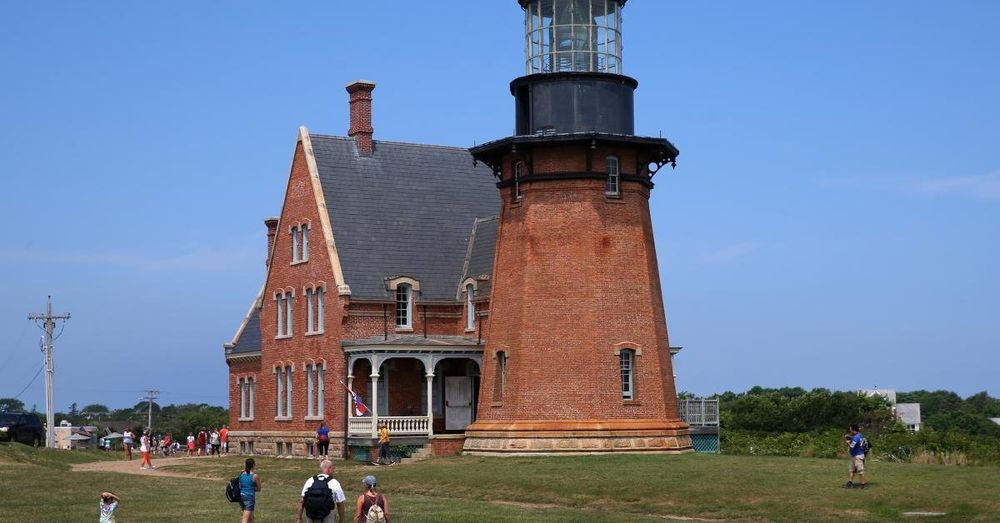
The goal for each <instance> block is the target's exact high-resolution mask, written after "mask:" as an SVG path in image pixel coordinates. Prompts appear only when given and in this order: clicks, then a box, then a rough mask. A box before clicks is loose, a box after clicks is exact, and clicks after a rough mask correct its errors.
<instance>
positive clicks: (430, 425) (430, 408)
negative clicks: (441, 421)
mask: <svg viewBox="0 0 1000 523" xmlns="http://www.w3.org/2000/svg"><path fill="white" fill-rule="evenodd" d="M425 378H427V435H428V436H432V435H434V373H433V372H429V373H427V375H426V376H425Z"/></svg>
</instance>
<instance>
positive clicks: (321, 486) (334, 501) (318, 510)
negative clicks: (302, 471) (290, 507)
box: [296, 459, 346, 523]
mask: <svg viewBox="0 0 1000 523" xmlns="http://www.w3.org/2000/svg"><path fill="white" fill-rule="evenodd" d="M319 470H320V473H319V474H317V475H315V476H313V477H311V478H309V479H307V480H306V484H305V485H304V486H303V487H302V497H300V498H299V512H298V519H296V522H297V523H302V522H303V521H305V520H303V519H302V512H303V510H304V511H305V513H306V517H307V518H308V521H309V523H333V522H334V521H340V522H343V521H344V500H345V499H346V498H345V497H344V489H342V488H341V487H340V482H339V481H337V480H335V479H333V462H331V461H330V460H328V459H324V460H323V461H321V462H320V464H319ZM334 508H336V509H337V515H336V517H334V514H333V509H334Z"/></svg>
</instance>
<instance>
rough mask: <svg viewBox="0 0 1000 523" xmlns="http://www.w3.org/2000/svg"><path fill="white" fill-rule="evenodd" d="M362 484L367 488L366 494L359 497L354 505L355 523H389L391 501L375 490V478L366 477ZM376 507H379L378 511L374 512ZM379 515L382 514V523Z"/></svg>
mask: <svg viewBox="0 0 1000 523" xmlns="http://www.w3.org/2000/svg"><path fill="white" fill-rule="evenodd" d="M361 484H362V485H364V486H365V493H364V494H362V495H360V496H358V500H357V502H355V503H354V521H355V523H382V522H388V521H389V500H388V499H386V498H385V496H384V495H382V494H381V493H379V492H378V491H377V490H376V489H375V484H376V481H375V476H365V479H363V480H361ZM374 506H377V507H378V509H376V510H375V511H372V507H374ZM379 513H381V521H379V520H378V519H379Z"/></svg>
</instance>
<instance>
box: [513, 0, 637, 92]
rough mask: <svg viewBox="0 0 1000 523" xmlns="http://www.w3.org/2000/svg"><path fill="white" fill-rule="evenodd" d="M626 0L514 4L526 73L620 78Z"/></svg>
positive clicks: (529, 0) (523, 0) (533, 0)
mask: <svg viewBox="0 0 1000 523" xmlns="http://www.w3.org/2000/svg"><path fill="white" fill-rule="evenodd" d="M625 1H626V0H520V4H521V7H522V8H524V35H525V38H524V40H525V55H526V56H525V58H526V74H529V75H531V74H538V73H559V72H571V71H572V72H590V73H613V74H622V38H621V34H622V33H621V8H622V6H623V5H624V4H625Z"/></svg>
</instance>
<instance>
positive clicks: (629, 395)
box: [618, 349, 635, 400]
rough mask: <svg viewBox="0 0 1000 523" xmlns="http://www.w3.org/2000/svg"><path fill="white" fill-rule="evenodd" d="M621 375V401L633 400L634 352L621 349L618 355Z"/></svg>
mask: <svg viewBox="0 0 1000 523" xmlns="http://www.w3.org/2000/svg"><path fill="white" fill-rule="evenodd" d="M618 357H619V361H620V364H621V375H622V399H623V400H634V399H635V351H634V350H632V349H622V351H621V352H620V353H619V356H618Z"/></svg>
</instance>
